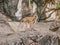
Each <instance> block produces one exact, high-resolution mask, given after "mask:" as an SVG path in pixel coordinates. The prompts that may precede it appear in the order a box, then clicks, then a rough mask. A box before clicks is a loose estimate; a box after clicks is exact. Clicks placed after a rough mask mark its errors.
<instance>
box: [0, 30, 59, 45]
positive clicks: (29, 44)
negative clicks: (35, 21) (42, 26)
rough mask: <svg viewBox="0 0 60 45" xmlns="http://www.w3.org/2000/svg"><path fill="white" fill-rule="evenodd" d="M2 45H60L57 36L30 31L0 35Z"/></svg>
mask: <svg viewBox="0 0 60 45" xmlns="http://www.w3.org/2000/svg"><path fill="white" fill-rule="evenodd" d="M0 45H58V37H57V36H56V34H52V35H50V34H49V33H48V34H47V33H42V32H38V31H35V30H28V31H24V32H18V33H10V34H7V35H0Z"/></svg>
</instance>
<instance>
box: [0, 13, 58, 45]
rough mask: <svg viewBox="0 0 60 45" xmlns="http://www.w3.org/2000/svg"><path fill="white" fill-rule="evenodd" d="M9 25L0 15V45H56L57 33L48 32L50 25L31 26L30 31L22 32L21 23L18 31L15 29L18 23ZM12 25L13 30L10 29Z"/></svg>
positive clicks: (37, 24) (41, 23)
mask: <svg viewBox="0 0 60 45" xmlns="http://www.w3.org/2000/svg"><path fill="white" fill-rule="evenodd" d="M10 24H11V25H10ZM10 24H9V23H8V21H7V18H6V17H5V16H4V15H3V16H2V14H0V45H58V35H57V33H55V32H51V31H49V26H50V24H51V23H43V22H40V23H36V24H34V25H32V27H33V28H32V29H25V30H24V31H22V29H23V26H22V24H21V23H20V27H19V30H18V31H17V29H16V27H17V26H18V25H19V23H17V22H11V23H10ZM13 25H14V26H15V28H12V27H14V26H13ZM21 26H22V27H21ZM14 29H15V30H16V31H14Z"/></svg>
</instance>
